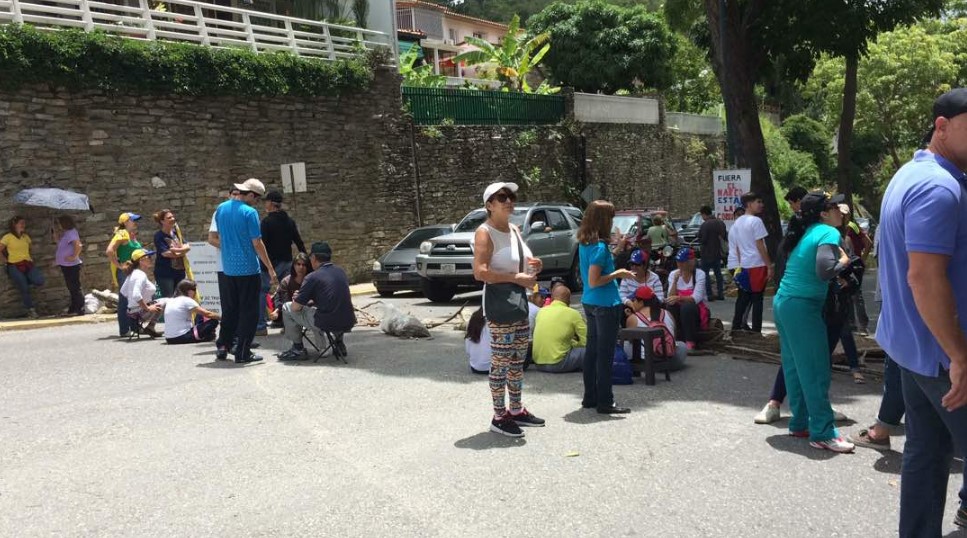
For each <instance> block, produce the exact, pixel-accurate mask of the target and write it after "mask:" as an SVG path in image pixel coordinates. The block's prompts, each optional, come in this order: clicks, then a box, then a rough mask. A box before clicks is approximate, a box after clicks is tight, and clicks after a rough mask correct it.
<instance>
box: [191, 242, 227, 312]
mask: <svg viewBox="0 0 967 538" xmlns="http://www.w3.org/2000/svg"><path fill="white" fill-rule="evenodd" d="M190 245H191V250H189V251H188V263H189V264H191V273H192V276H194V277H195V283H196V284H198V295H200V296H201V298H200V299H201V300H200V301H199V303H201V307H202V308H204V309H205V310H211V311H212V312H216V313H218V314H219V315H220V314H221V313H222V303H221V296H220V295H219V294H218V271H219V270H220V269H221V268H222V264H221V252H220V251H219V250H218V249H217V248H215V247H213V246H211V245H209V244H208V243H206V242H204V241H197V242H193V243H190Z"/></svg>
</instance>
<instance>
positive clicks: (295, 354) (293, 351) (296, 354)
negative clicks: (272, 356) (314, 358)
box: [278, 347, 309, 361]
mask: <svg viewBox="0 0 967 538" xmlns="http://www.w3.org/2000/svg"><path fill="white" fill-rule="evenodd" d="M278 357H279V360H280V361H304V360H306V359H308V358H309V353H308V352H307V351H306V348H304V347H303V348H295V347H292V348H289V349H288V350H286V351H283V352H282V353H279V355H278Z"/></svg>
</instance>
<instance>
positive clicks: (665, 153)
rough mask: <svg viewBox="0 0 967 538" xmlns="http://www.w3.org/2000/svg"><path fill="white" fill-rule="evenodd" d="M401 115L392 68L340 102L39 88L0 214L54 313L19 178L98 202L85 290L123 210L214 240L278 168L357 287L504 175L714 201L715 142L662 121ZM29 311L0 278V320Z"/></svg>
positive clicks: (24, 101) (2, 112)
mask: <svg viewBox="0 0 967 538" xmlns="http://www.w3.org/2000/svg"><path fill="white" fill-rule="evenodd" d="M401 110H402V109H401V102H400V92H399V78H398V76H397V75H396V74H395V73H392V72H389V71H382V72H379V73H377V76H376V79H375V81H374V84H373V86H372V88H371V89H370V90H369V91H368V92H365V93H361V94H357V95H351V96H343V97H339V98H315V99H299V98H274V99H257V98H244V99H242V98H233V97H193V98H189V97H167V96H132V95H113V94H108V93H104V92H96V91H91V92H79V93H70V92H67V91H66V90H58V89H51V88H47V87H44V86H38V87H31V88H26V89H23V90H20V91H18V92H14V93H0V219H2V220H3V222H5V221H6V219H7V218H9V217H10V216H11V215H13V214H14V213H17V214H22V215H25V216H27V217H28V233H29V234H30V235H31V236H32V237H33V239H34V248H33V254H34V257H35V260H36V261H37V263H38V264H39V265H41V266H42V267H44V268H45V273H46V277H47V280H48V282H49V284H48V285H47V286H46V287H45V288H43V289H42V290H39V291H38V292H36V293H35V297H36V298H37V299H38V306H39V309H40V310H41V311H42V313H56V312H59V311H60V310H61V309H62V308H64V307H65V306H66V291H65V288H64V285H63V279H62V277H61V275H60V273H59V271H58V270H56V269H55V268H53V267H51V262H52V259H53V245H52V244H51V242H50V234H49V229H50V217H51V216H53V213H52V212H50V211H48V210H41V209H32V208H23V207H14V206H12V205H11V202H10V200H11V198H12V196H13V195H14V194H15V193H16V192H17V191H19V190H21V189H23V188H29V187H41V186H50V187H60V188H67V189H72V190H76V191H80V192H84V193H86V194H88V195H89V196H90V198H91V203H92V205H93V207H94V211H93V212H90V213H75V214H74V215H75V216H76V217H77V218H78V220H79V231H80V233H81V238H82V240H83V242H84V243H85V249H84V254H83V258H84V260H85V267H84V271H83V274H82V279H83V280H82V281H83V283H84V287H85V288H86V289H91V288H93V287H97V288H104V287H107V286H108V285H109V283H110V276H109V271H108V266H107V261H106V258H105V256H104V249H105V248H106V246H107V241H108V240H109V239H110V236H111V231H112V229H113V227H114V225H115V223H116V219H117V216H118V214H119V213H120V212H122V211H134V212H138V213H141V214H143V215H145V217H146V218H145V219H144V220H142V222H141V239H142V241H143V242H144V241H149V240H150V239H149V238H150V237H151V236H152V235H153V233H154V231H155V230H156V226H155V224H154V222H153V221H152V220H151V219H150V217H149V215H150V214H151V213H153V212H155V211H158V210H160V209H162V208H170V209H172V210H173V211H174V212H175V213H176V215H177V218H178V221H179V222H180V224H181V226H182V229H183V231H184V232H185V235H186V238H187V239H189V240H193V241H198V240H204V239H205V237H206V235H207V230H208V225H209V221H210V219H211V214H212V211H213V210H214V207H215V205H216V204H217V203H219V202H220V201H221V200H223V199H224V197H225V196H226V195H227V191H228V187H229V185H230V184H231V183H233V182H238V181H242V180H244V179H246V178H248V177H258V178H261V179H262V180H263V181H264V182H265V183H266V185H267V186H268V188H270V189H273V188H275V189H279V190H281V179H280V172H279V166H280V165H281V164H283V163H290V162H305V163H306V174H307V183H308V192H306V193H296V194H288V195H286V204H287V209H288V211H289V213H290V214H291V215H292V216H293V217H294V218H296V220H297V221H298V222H299V224H300V228H301V230H302V233H303V236H304V238H305V239H306V241H307V242H308V241H313V240H319V239H326V240H328V241H330V242H331V243H332V245H333V248H334V250H335V256H336V259H337V262H338V263H340V264H341V265H343V266H344V267H346V269H347V270H348V272H349V273H350V274H351V275H352V277H353V278H354V279H355V280H357V281H365V280H366V279H367V277H368V272H369V268H370V267H371V265H372V262H373V260H375V259H376V258H377V257H378V256H379V255H380V254H381V253H382V252H383V251H385V249H386V248H388V247H390V246H392V244H394V243H395V242H396V241H398V240H399V239H400V238H401V237H402V236H403V235H404V234H405V233H406V231H407V230H409V229H410V228H412V227H414V226H416V225H417V224H418V223H421V222H422V223H425V224H430V223H436V222H455V221H457V220H458V219H459V218H460V217H462V216H463V215H464V214H466V213H467V211H469V210H470V209H473V208H475V207H479V206H480V205H481V200H480V199H479V196H480V193H481V192H482V191H483V188H484V186H485V185H486V184H488V183H490V182H491V181H495V180H511V181H517V182H518V183H521V184H522V186H523V188H524V190H525V192H524V193H523V198H524V199H531V200H536V199H543V200H554V201H574V202H577V200H578V199H579V198H578V194H579V193H580V192H581V190H582V189H583V188H584V186H585V184H586V180H592V181H594V182H595V183H597V184H599V185H601V186H602V188H603V190H604V192H605V193H606V195H608V196H610V197H613V198H614V200H615V202H616V203H617V205H620V206H656V205H661V206H664V207H666V208H668V209H670V210H672V211H673V212H674V213H675V214H682V215H684V214H691V213H692V212H693V211H694V210H695V209H696V208H697V207H698V206H699V205H701V204H702V203H707V202H708V201H710V198H711V194H710V192H709V191H710V183H711V179H710V178H711V174H710V170H711V168H712V166H711V163H712V161H713V160H714V159H715V158H717V157H714V155H717V154H718V153H720V151H719V149H720V148H719V146H720V145H721V144H720V143H719V142H717V141H715V140H712V141H711V142H710V143H709V144H710V146H711V151H710V153H711V154H712V155H713V157H712V158H709V157H706V156H701V155H699V156H698V157H696V155H698V153H699V152H698V149H697V148H698V146H702V147H703V148H704V145H702V144H704V142H702V141H701V140H700V139H679V138H677V137H676V136H675V135H672V134H670V133H668V132H666V131H665V130H664V129H662V128H660V127H647V126H634V127H626V126H621V125H577V124H574V123H573V122H567V124H566V125H561V126H552V127H466V126H459V127H456V126H450V127H443V126H441V127H412V126H411V124H410V122H409V120H408V119H407V118H406V116H404V115H403V113H402V111H401ZM582 137H583V138H582ZM585 154H586V155H587V158H588V159H591V165H590V168H589V170H585V167H584V166H582V164H583V163H582V159H583V158H584V155H585ZM588 172H589V173H590V175H589V176H588V175H587V174H588ZM21 312H22V310H21V308H20V304H19V298H18V297H17V296H16V294H15V293H13V291H12V290H11V288H10V285H9V281H8V280H7V279H6V278H0V317H8V316H12V315H17V314H20V313H21Z"/></svg>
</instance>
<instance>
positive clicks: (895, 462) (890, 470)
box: [873, 450, 964, 475]
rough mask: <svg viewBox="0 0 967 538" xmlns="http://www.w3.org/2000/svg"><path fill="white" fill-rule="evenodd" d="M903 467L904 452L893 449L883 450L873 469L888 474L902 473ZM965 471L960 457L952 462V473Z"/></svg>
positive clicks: (957, 473) (956, 473)
mask: <svg viewBox="0 0 967 538" xmlns="http://www.w3.org/2000/svg"><path fill="white" fill-rule="evenodd" d="M902 467H903V453H902V452H894V451H892V450H889V451H886V452H883V453H882V455H881V456H880V459H878V460H876V461H875V462H874V463H873V469H874V470H876V471H879V472H881V473H886V474H895V475H898V474H900V469H901V468H902ZM963 472H964V463H963V462H962V461H960V460H958V459H954V460H952V461H951V462H950V474H952V475H959V474H963Z"/></svg>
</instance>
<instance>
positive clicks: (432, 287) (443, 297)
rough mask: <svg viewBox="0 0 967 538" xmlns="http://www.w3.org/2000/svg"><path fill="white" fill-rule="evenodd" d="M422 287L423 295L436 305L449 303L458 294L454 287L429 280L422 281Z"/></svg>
mask: <svg viewBox="0 0 967 538" xmlns="http://www.w3.org/2000/svg"><path fill="white" fill-rule="evenodd" d="M420 287H421V288H422V289H423V295H425V296H426V298H427V299H429V300H430V301H432V302H434V303H446V302H449V301H450V299H453V296H454V295H456V293H457V290H456V288H454V287H453V286H451V285H448V284H444V283H443V282H437V281H435V280H430V279H428V278H424V279H421V280H420Z"/></svg>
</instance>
